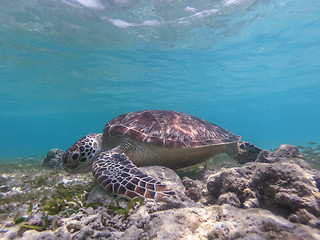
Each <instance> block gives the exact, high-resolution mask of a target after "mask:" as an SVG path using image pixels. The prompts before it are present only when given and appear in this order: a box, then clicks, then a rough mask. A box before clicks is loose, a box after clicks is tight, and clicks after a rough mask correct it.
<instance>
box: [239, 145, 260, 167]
mask: <svg viewBox="0 0 320 240" xmlns="http://www.w3.org/2000/svg"><path fill="white" fill-rule="evenodd" d="M237 145H238V151H237V154H236V155H235V156H233V158H234V159H235V160H236V161H238V162H239V163H240V164H244V163H247V162H254V161H255V160H256V159H257V157H258V155H259V153H260V152H261V151H262V150H261V149H260V148H258V147H256V146H254V145H252V144H250V143H248V142H243V141H240V142H238V143H237Z"/></svg>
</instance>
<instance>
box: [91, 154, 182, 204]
mask: <svg viewBox="0 0 320 240" xmlns="http://www.w3.org/2000/svg"><path fill="white" fill-rule="evenodd" d="M92 171H93V175H94V177H95V178H96V179H97V180H98V182H99V183H100V184H101V186H102V187H103V188H104V189H106V190H107V191H108V192H112V193H113V194H115V195H118V194H124V195H127V196H129V197H135V196H139V197H142V198H151V199H154V200H156V201H163V197H164V196H168V197H170V196H171V197H175V196H176V193H175V192H174V191H172V190H170V189H168V187H167V186H166V185H165V184H162V183H161V182H159V181H156V180H155V179H154V178H152V177H150V176H148V175H147V174H145V173H143V172H142V171H141V170H139V169H138V168H137V167H136V166H135V165H134V164H133V163H132V162H131V161H130V160H129V158H128V157H127V156H126V155H125V154H124V153H118V152H114V151H108V152H103V153H101V154H100V155H99V156H98V157H97V158H96V160H95V161H94V163H93V168H92Z"/></svg>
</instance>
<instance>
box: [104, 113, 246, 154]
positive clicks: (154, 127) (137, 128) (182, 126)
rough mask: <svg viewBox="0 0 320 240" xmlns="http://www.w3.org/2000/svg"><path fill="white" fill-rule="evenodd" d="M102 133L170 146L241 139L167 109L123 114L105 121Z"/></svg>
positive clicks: (220, 142) (211, 124) (191, 117)
mask: <svg viewBox="0 0 320 240" xmlns="http://www.w3.org/2000/svg"><path fill="white" fill-rule="evenodd" d="M103 134H104V136H115V135H119V134H125V135H127V136H129V137H131V138H133V139H137V140H140V141H143V142H146V143H152V144H156V145H162V146H164V147H171V148H186V147H198V146H206V145H216V144H223V143H231V142H237V141H239V140H240V138H241V137H240V136H237V135H234V134H232V133H230V132H228V131H226V130H225V129H223V128H221V127H219V126H217V125H215V124H213V123H210V122H207V121H205V120H202V119H200V118H197V117H194V116H191V115H188V114H185V113H180V112H173V111H166V110H145V111H139V112H132V113H125V114H122V115H120V116H118V117H116V118H114V119H113V120H111V121H109V122H108V123H107V124H106V126H105V127H104V130H103Z"/></svg>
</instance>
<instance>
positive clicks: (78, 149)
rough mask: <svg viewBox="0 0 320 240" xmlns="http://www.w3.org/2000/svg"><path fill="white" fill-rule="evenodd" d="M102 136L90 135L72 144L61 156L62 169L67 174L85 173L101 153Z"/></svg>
mask: <svg viewBox="0 0 320 240" xmlns="http://www.w3.org/2000/svg"><path fill="white" fill-rule="evenodd" d="M101 139H102V134H101V133H99V134H95V133H91V134H88V135H86V136H84V137H83V138H81V139H80V140H79V141H78V142H76V143H75V144H73V145H72V146H71V147H70V148H69V149H68V150H67V151H66V152H65V153H64V155H63V157H62V161H63V167H64V169H65V170H66V171H67V172H69V173H85V172H89V171H90V170H91V169H92V163H93V160H94V159H95V158H96V156H98V155H99V154H100V153H101Z"/></svg>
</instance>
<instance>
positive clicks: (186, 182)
mask: <svg viewBox="0 0 320 240" xmlns="http://www.w3.org/2000/svg"><path fill="white" fill-rule="evenodd" d="M300 149H301V148H300ZM54 153H55V154H57V155H59V154H60V155H61V152H60V151H57V150H54ZM55 154H53V155H55ZM302 154H303V153H302ZM302 154H301V153H300V151H299V149H298V148H297V147H295V146H292V145H281V146H279V148H278V149H277V150H275V151H273V152H271V151H262V152H261V153H260V154H259V156H258V158H257V160H256V161H255V162H250V163H246V164H244V165H241V166H229V167H228V168H221V169H219V170H208V169H209V168H203V166H202V168H201V171H199V173H200V172H201V174H199V175H198V176H197V178H196V179H195V178H194V175H192V174H187V171H186V172H184V173H183V174H182V173H181V171H178V172H179V175H180V176H178V175H177V174H176V172H174V171H173V170H171V169H168V168H165V167H158V166H151V167H144V168H142V169H143V171H147V172H148V174H151V175H152V176H153V177H155V178H156V179H157V180H161V181H164V182H165V183H166V184H168V185H169V187H170V188H172V189H174V190H175V191H176V192H177V194H178V196H179V199H166V201H164V202H154V201H153V200H142V199H140V198H134V199H129V198H127V197H125V196H121V195H120V196H118V197H116V198H112V197H111V196H109V195H106V192H105V191H104V190H103V189H102V188H101V187H100V186H99V185H98V184H97V183H96V182H95V180H94V179H93V177H92V176H91V175H90V173H89V174H81V175H70V174H68V173H66V172H65V171H64V170H62V169H60V170H59V169H58V168H57V166H58V165H59V164H56V159H57V157H55V156H53V157H52V159H54V161H55V164H54V167H55V169H51V168H44V167H37V168H35V167H34V168H30V169H29V170H27V169H23V168H21V169H15V170H12V171H9V172H5V171H4V170H1V172H0V174H1V175H0V238H1V239H25V240H27V239H34V240H40V239H70V240H71V239H89V240H90V239H144V240H147V239H190V240H191V239H192V240H193V239H210V240H211V239H320V192H319V187H320V173H319V172H318V171H317V170H315V169H312V168H311V167H310V165H309V164H308V162H307V161H305V159H304V154H303V155H302ZM50 156H51V155H50ZM206 167H207V166H206ZM181 178H182V179H181Z"/></svg>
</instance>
